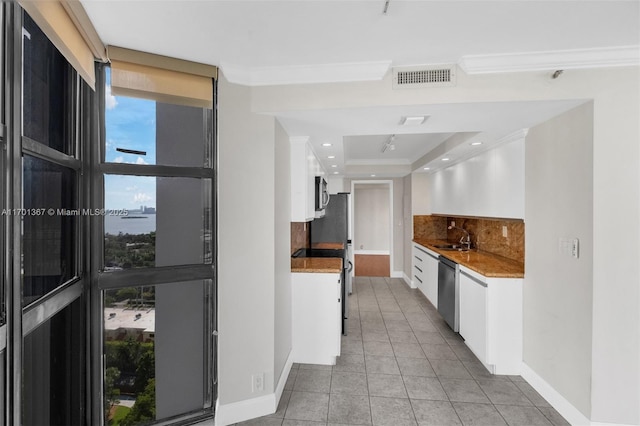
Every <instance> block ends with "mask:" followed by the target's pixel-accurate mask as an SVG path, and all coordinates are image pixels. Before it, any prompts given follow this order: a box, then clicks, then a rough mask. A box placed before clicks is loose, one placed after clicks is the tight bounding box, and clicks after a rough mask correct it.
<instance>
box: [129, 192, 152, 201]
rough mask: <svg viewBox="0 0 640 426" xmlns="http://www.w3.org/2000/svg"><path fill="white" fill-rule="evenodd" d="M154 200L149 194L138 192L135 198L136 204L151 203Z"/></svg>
mask: <svg viewBox="0 0 640 426" xmlns="http://www.w3.org/2000/svg"><path fill="white" fill-rule="evenodd" d="M152 199H153V198H151V196H150V195H149V194H145V193H144V192H138V193H137V194H136V195H134V196H133V202H134V203H146V202H147V201H151V200H152Z"/></svg>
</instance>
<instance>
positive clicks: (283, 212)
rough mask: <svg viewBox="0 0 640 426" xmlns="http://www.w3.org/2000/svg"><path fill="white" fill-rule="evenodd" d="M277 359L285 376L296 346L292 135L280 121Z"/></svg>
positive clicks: (277, 150)
mask: <svg viewBox="0 0 640 426" xmlns="http://www.w3.org/2000/svg"><path fill="white" fill-rule="evenodd" d="M275 132H276V133H275V165H274V167H275V188H276V190H275V193H274V199H275V242H274V250H273V251H274V254H275V300H274V303H275V305H274V308H275V311H274V313H275V329H274V331H275V345H274V346H275V359H274V362H275V364H274V379H275V381H276V382H277V381H278V380H285V381H286V379H287V378H286V377H284V378H283V377H282V374H283V373H286V372H287V371H288V370H285V364H286V361H287V358H288V357H289V353H290V352H291V349H292V342H291V337H292V328H291V327H292V324H291V315H292V310H291V257H290V256H289V253H290V252H291V193H290V191H289V190H288V189H289V188H290V187H291V172H290V170H291V168H290V167H289V158H290V152H289V151H290V146H291V145H290V143H289V136H288V135H287V133H286V132H285V131H284V129H283V128H282V126H281V125H280V123H276V128H275ZM283 188H284V189H283Z"/></svg>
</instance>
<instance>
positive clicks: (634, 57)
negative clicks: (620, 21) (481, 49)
mask: <svg viewBox="0 0 640 426" xmlns="http://www.w3.org/2000/svg"><path fill="white" fill-rule="evenodd" d="M458 65H459V66H460V68H462V69H463V70H464V72H465V73H467V74H490V73H502V72H522V71H549V70H566V69H581V68H604V67H624V66H638V65H640V46H621V47H612V48H594V49H575V50H554V51H548V52H527V53H512V54H504V55H469V56H463V57H462V58H461V59H460V61H459V62H458Z"/></svg>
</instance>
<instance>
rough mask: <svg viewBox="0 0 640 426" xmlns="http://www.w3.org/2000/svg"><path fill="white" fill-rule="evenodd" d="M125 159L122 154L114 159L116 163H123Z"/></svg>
mask: <svg viewBox="0 0 640 426" xmlns="http://www.w3.org/2000/svg"><path fill="white" fill-rule="evenodd" d="M123 161H124V157H123V156H120V157H116V158H114V159H113V162H114V163H122V162H123Z"/></svg>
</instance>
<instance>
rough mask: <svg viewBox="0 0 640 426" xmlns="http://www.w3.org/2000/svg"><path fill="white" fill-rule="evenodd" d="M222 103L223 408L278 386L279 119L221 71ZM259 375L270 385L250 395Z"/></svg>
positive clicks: (220, 285)
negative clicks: (262, 111)
mask: <svg viewBox="0 0 640 426" xmlns="http://www.w3.org/2000/svg"><path fill="white" fill-rule="evenodd" d="M218 103H219V105H220V109H219V113H218V132H219V133H218V154H219V157H218V265H219V268H218V321H219V327H218V329H219V338H218V343H219V346H218V372H219V384H218V395H219V404H220V405H221V406H224V405H226V404H230V403H233V402H237V401H244V400H248V399H251V398H256V397H259V396H261V395H266V394H269V393H273V389H274V371H273V369H274V365H275V361H274V345H275V337H274V335H275V333H274V327H275V320H274V318H275V316H274V311H275V283H274V279H275V278H274V277H275V265H276V259H275V255H274V247H275V245H276V243H275V241H276V238H275V226H274V224H275V223H276V217H275V196H274V194H275V189H276V188H275V171H274V168H275V164H276V159H275V151H276V149H275V146H274V132H275V127H274V126H275V124H274V123H275V120H274V118H273V117H269V116H262V115H258V114H254V113H252V112H251V89H249V88H247V87H243V86H238V85H234V84H231V83H229V82H227V81H226V80H225V78H224V76H223V77H222V78H221V79H220V81H219V85H218ZM287 188H288V187H287ZM262 372H264V373H265V390H264V391H263V392H255V393H252V391H251V376H252V374H257V373H262ZM220 411H222V412H223V413H224V409H222V410H220ZM220 411H219V412H218V415H221V414H223V413H221V412H220Z"/></svg>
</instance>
